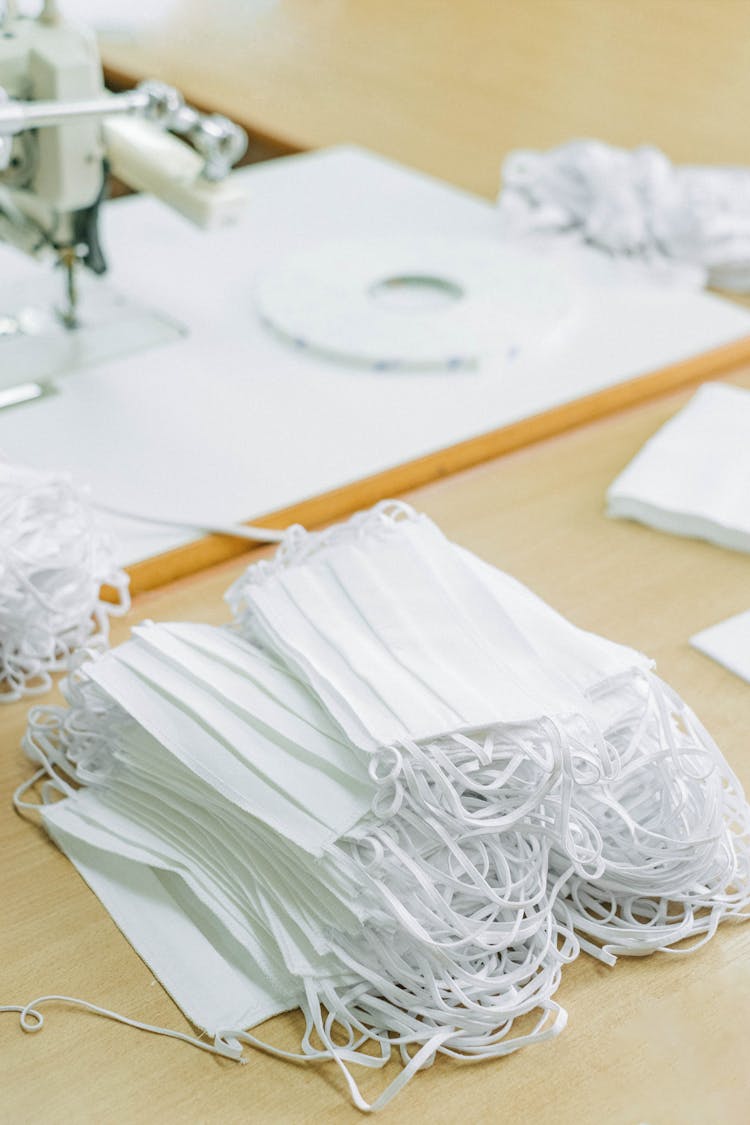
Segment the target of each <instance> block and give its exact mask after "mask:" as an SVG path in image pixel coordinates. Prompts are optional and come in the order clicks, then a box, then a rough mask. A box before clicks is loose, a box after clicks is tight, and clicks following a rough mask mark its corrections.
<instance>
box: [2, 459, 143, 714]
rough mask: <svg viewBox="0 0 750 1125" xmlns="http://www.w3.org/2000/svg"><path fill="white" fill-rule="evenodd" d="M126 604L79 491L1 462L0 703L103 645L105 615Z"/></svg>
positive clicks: (38, 687) (124, 585) (124, 580)
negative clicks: (104, 593)
mask: <svg viewBox="0 0 750 1125" xmlns="http://www.w3.org/2000/svg"><path fill="white" fill-rule="evenodd" d="M104 585H106V586H109V587H111V588H112V589H113V590H114V591H115V592H116V595H117V602H116V603H110V602H105V601H104V600H102V598H101V594H100V590H101V587H102V586H104ZM128 607H129V598H128V577H127V575H126V574H125V572H124V571H122V570H121V569H120V568H119V567H117V566H116V565H115V562H114V558H113V555H112V549H111V545H110V543H109V540H108V539H107V537H106V536H104V535H103V534H102V533H101V532H99V531H98V530H97V528H96V526H95V524H94V521H93V519H92V514H91V509H90V507H89V505H88V503H87V502H86V501H85V499H84V498H83V496H82V495H81V494H80V493H79V492H78V491H76V489H75V488H74V487H73V485H72V484H71V483H70V482H69V481H67V480H65V479H64V478H58V477H51V476H42V475H41V474H36V473H32V472H30V471H27V470H22V469H15V468H13V469H9V468H8V467H7V466H2V465H0V702H6V703H7V702H12V701H15V700H17V699H20V698H22V697H23V696H26V695H35V694H39V693H41V692H45V691H48V690H49V688H50V687H51V683H52V681H51V673H52V672H56V671H59V670H60V669H63V668H65V667H66V664H67V661H68V659H69V657H70V655H71V653H73V652H75V651H77V650H78V649H81V648H83V647H84V646H91V645H93V646H97V645H98V646H100V647H102V646H104V645H105V644H106V640H107V636H108V632H109V618H110V616H112V615H120V614H122V613H124V612H126V610H127V609H128Z"/></svg>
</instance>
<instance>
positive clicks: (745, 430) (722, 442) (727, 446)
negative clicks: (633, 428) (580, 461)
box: [607, 383, 750, 551]
mask: <svg viewBox="0 0 750 1125" xmlns="http://www.w3.org/2000/svg"><path fill="white" fill-rule="evenodd" d="M607 514H608V515H610V516H613V517H619V518H622V519H633V520H638V521H640V522H641V523H645V524H648V525H649V526H650V527H655V528H657V529H659V530H661V531H670V532H673V533H674V534H676V535H688V536H692V537H694V538H697V539H707V540H708V541H709V542H711V543H717V544H718V545H719V546H721V547H730V548H732V549H733V550H736V551H750V391H746V390H743V389H742V388H741V387H732V386H728V385H727V384H725V383H705V384H704V385H703V386H702V387H701V388H700V390H698V391H697V392H696V393H695V394H694V395H693V397H692V398H691V399H690V401H689V402H688V404H687V405H686V406H684V407H683V408H682V410H680V411H679V412H678V413H677V414H675V416H674V417H673V418H671V419H670V420H669V421H668V422H666V423H665V425H663V426H662V427H661V429H660V430H658V431H657V433H656V434H654V436H653V437H652V438H651V439H650V440H649V441H647V442H646V444H645V445H644V447H643V449H641V450H640V452H639V453H638V454H637V455H636V456H635V457H634V458H633V460H632V461H631V462H630V464H629V465H627V466H626V468H625V469H624V470H623V471H622V473H620V475H619V476H618V477H617V479H616V480H615V481H614V482H613V483H612V484H611V485H610V487H609V490H608V492H607Z"/></svg>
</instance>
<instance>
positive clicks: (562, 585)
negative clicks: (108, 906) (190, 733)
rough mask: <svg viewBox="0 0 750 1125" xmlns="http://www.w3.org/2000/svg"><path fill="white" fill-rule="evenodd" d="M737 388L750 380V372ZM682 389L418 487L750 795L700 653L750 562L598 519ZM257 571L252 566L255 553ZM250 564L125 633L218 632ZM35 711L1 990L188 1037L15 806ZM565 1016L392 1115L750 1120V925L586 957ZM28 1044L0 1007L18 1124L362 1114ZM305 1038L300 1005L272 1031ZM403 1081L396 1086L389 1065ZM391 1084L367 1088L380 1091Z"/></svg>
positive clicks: (514, 1120)
mask: <svg viewBox="0 0 750 1125" xmlns="http://www.w3.org/2000/svg"><path fill="white" fill-rule="evenodd" d="M735 381H737V382H739V383H741V384H743V385H745V386H750V369H746V370H745V372H744V373H742V374H741V375H740V376H738V377H735ZM685 397H686V396H685V395H684V393H683V394H680V395H678V396H672V397H670V398H667V399H660V400H658V401H655V402H652V403H649V404H646V405H641V406H638V407H635V408H633V409H630V410H627V411H624V412H622V413H620V414H618V415H617V416H614V417H610V418H607V419H603V420H601V421H598V422H595V423H592V424H590V425H588V426H587V427H585V428H582V429H579V430H577V431H575V432H572V433H569V434H565V435H562V436H559V437H556V438H553V439H550V440H548V441H546V442H544V443H542V444H540V445H537V446H535V447H533V448H528V449H524V450H521V451H519V452H516V453H513V454H511V455H509V456H507V457H505V458H503V459H501V460H498V461H495V462H492V463H489V464H487V465H484V466H481V467H479V468H474V469H472V470H470V471H468V472H466V473H464V474H460V475H457V476H454V477H451V478H450V479H448V480H444V481H441V482H439V483H435V484H432V485H430V486H429V487H426V488H423V489H422V490H420V491H418V492H415V493H414V494H413V495H412V497H411V499H412V500H413V502H414V503H415V504H416V505H417V506H418V507H419V508H422V509H423V510H425V511H427V512H428V513H429V514H430V515H431V516H433V517H434V518H435V519H436V520H437V521H438V522H439V523H440V525H441V526H442V527H443V528H444V529H445V530H446V531H447V532H448V533H449V534H450V535H451V536H452V537H453V538H455V539H457V540H458V541H460V542H461V543H464V544H465V545H467V546H469V547H470V548H472V549H473V550H475V551H477V552H478V553H479V554H481V555H483V556H484V557H485V558H487V559H490V560H491V561H492V562H494V563H496V564H498V565H499V566H501V567H503V568H505V569H507V570H509V571H511V572H512V573H514V574H516V575H517V576H518V577H519V578H521V579H522V580H524V581H525V582H527V583H528V584H529V585H530V586H532V587H533V588H534V589H535V590H536V591H537V592H538V593H539V594H541V595H542V596H543V597H544V598H546V599H547V600H548V601H550V602H551V603H552V604H553V605H554V606H556V607H557V608H558V609H560V610H561V611H562V612H563V613H565V614H567V615H568V616H570V617H571V618H572V619H573V620H574V621H575V622H576V623H578V624H579V625H582V626H584V627H587V628H590V629H594V630H597V631H600V632H602V633H605V634H607V635H608V636H610V637H612V638H613V639H616V640H619V641H623V642H625V643H629V644H631V645H635V646H637V647H639V648H641V649H643V650H645V651H647V652H649V653H650V654H652V655H653V656H655V657H656V658H657V660H658V666H659V670H660V672H661V674H662V675H663V676H664V677H665V678H666V679H667V680H669V681H670V682H671V683H672V684H673V685H674V686H675V687H676V688H677V690H678V691H680V692H681V693H682V694H683V695H684V696H685V697H686V699H687V700H688V701H689V702H690V703H691V704H692V705H693V707H694V708H695V709H696V710H697V712H698V714H699V715H700V716H701V718H702V719H703V720H704V722H705V723H706V724H707V726H708V727H709V729H710V730H711V731H712V732H713V733H714V735H715V737H716V738H717V740H718V742H719V744H720V745H721V747H722V749H723V750H724V752H725V754H726V756H727V757H728V759H729V760H730V762H731V763H732V765H733V766H734V768H735V770H736V771H737V773H738V774H739V776H740V778H741V779H742V780H743V782H744V784H745V786H746V788H748V789H750V746H749V745H748V738H747V732H748V729H750V687H748V685H747V684H745V683H743V682H742V681H740V680H739V679H737V678H735V677H733V676H732V675H730V674H729V673H728V672H726V671H724V670H723V669H722V668H720V667H719V666H718V665H716V664H714V663H712V662H711V661H710V660H708V659H707V658H706V657H703V656H701V655H700V654H698V653H696V652H694V651H693V650H691V649H690V648H688V645H687V639H688V637H689V636H690V635H691V634H692V633H694V632H695V631H696V630H698V629H700V628H702V627H704V626H707V625H709V624H712V623H714V622H717V621H719V620H721V619H723V618H725V617H727V616H729V615H730V614H733V613H736V612H738V611H740V610H743V609H747V608H748V604H749V602H750V559H748V557H747V556H744V555H741V554H737V553H733V552H730V551H724V550H720V549H719V548H716V547H712V546H709V545H707V544H702V543H698V542H694V541H689V540H682V539H679V538H676V537H670V536H667V535H661V534H659V533H657V532H653V531H650V530H648V529H645V528H642V527H639V526H637V525H634V524H630V523H625V522H614V521H609V520H607V519H606V518H605V517H604V514H603V499H604V492H605V488H606V486H607V485H608V484H609V482H610V481H611V480H612V479H613V478H614V476H615V474H616V473H617V472H618V471H619V470H620V469H621V468H622V467H623V466H624V465H625V464H626V463H627V462H628V460H629V459H630V458H631V457H632V456H633V454H634V453H635V452H636V450H637V449H638V448H639V447H640V446H641V444H642V443H643V441H644V440H645V439H646V438H647V437H648V436H649V435H650V434H651V433H653V432H654V431H655V430H656V428H657V427H658V426H659V425H660V424H661V423H662V422H663V421H664V420H665V419H666V418H667V417H668V416H669V415H671V414H672V413H673V412H674V410H675V409H676V408H677V407H678V406H679V405H680V404H681V403H682V402H683V401H684V399H685ZM245 561H247V560H245ZM240 566H241V564H240V563H238V562H233V563H231V564H225V565H224V566H222V567H220V568H216V569H214V570H210V571H206V572H204V573H203V574H201V575H198V576H195V577H193V578H191V579H188V580H184V581H182V582H180V583H178V584H175V585H173V586H171V587H167V588H165V589H163V590H162V591H160V592H158V593H152V594H147V595H143V596H141V597H140V598H139V599H138V600H137V602H136V605H135V606H134V609H133V612H132V613H131V615H130V617H129V619H128V620H127V621H125V622H123V623H118V624H117V626H116V628H115V630H114V634H115V636H114V639H115V640H120V639H122V638H123V637H124V636H125V635H126V632H127V628H128V626H129V625H130V624H131V623H133V622H135V621H137V620H139V619H140V618H142V617H144V616H148V617H153V618H155V619H175V618H176V619H193V620H204V621H211V622H219V621H221V620H224V619H225V617H226V611H225V608H224V606H223V604H222V602H221V594H222V592H223V590H224V589H225V588H226V586H227V585H228V584H229V582H230V580H231V579H232V578H233V577H234V576H235V575H236V574H237V573H238V571H239V569H240ZM26 710H27V708H26V706H25V705H21V704H15V705H13V706H9V707H5V708H2V709H0V810H1V811H0V847H1V851H0V854H2V863H1V864H0V893H1V894H2V902H3V905H4V910H3V917H2V926H1V927H0V1002H3V1003H7V1002H15V1003H18V1002H28V1001H29V1000H31V999H32V998H33V997H35V996H38V995H40V994H42V993H48V992H58V993H64V994H68V995H73V996H81V997H85V998H89V999H91V1000H92V1001H95V1002H97V1003H100V1004H103V1005H104V1006H107V1007H110V1008H113V1009H115V1010H117V1011H121V1012H124V1013H127V1014H130V1015H132V1016H134V1017H136V1018H139V1019H144V1020H146V1021H150V1022H153V1023H158V1024H166V1025H168V1026H172V1027H177V1028H186V1023H185V1021H184V1019H183V1018H182V1016H181V1014H180V1013H179V1011H178V1010H177V1009H176V1008H175V1006H174V1004H173V1003H172V1002H171V1000H169V998H168V997H167V995H166V994H165V993H164V992H163V991H162V989H161V987H160V986H159V985H158V984H156V983H155V982H154V981H153V979H152V976H151V974H150V972H149V971H148V969H147V968H146V967H145V965H144V964H143V963H142V962H141V961H140V960H139V958H138V957H137V956H136V954H135V953H134V952H133V951H132V950H131V948H130V947H129V946H128V944H127V943H126V941H125V940H124V938H123V937H122V936H121V935H120V934H119V932H118V931H117V929H116V928H115V926H114V924H113V923H112V922H111V921H110V919H109V917H108V916H107V915H106V914H105V912H104V910H103V909H102V908H101V906H100V905H99V904H98V902H97V900H96V899H95V898H94V896H93V895H92V894H91V893H90V892H89V891H88V889H87V888H86V887H85V886H84V884H83V883H82V881H81V880H80V878H79V877H78V875H77V874H76V873H75V871H74V870H73V869H72V867H71V866H70V865H69V864H68V862H67V860H66V859H65V858H64V857H63V856H62V855H61V854H59V853H58V852H57V851H56V849H55V848H54V847H53V845H52V844H51V843H50V842H49V841H48V840H47V838H46V837H45V836H44V834H43V832H42V831H41V830H40V829H38V828H37V827H36V826H35V825H33V824H30V823H27V822H26V821H24V820H22V819H21V818H19V817H17V816H16V815H14V813H13V812H12V811H11V809H10V798H11V793H12V791H13V789H14V787H15V786H16V785H17V784H18V783H19V782H20V781H21V780H22V779H23V778H25V777H26V776H28V774H29V765H28V763H27V762H25V761H24V759H23V758H22V756H21V754H20V751H19V750H18V742H19V739H20V736H21V732H22V730H23V726H24V716H25V713H26ZM558 996H559V999H560V1000H561V1001H562V1003H563V1004H564V1005H565V1007H566V1008H567V1009H568V1011H569V1017H570V1018H569V1025H568V1028H567V1030H566V1031H565V1032H564V1034H563V1035H562V1036H561V1037H560V1038H559V1039H557V1040H555V1041H554V1042H552V1043H550V1044H544V1045H542V1046H538V1047H534V1048H530V1049H527V1050H525V1051H521V1052H519V1053H518V1054H517V1055H513V1056H511V1057H510V1058H508V1059H505V1060H499V1061H497V1062H491V1063H486V1064H480V1065H476V1066H474V1067H466V1066H461V1065H459V1064H456V1063H453V1062H452V1061H450V1060H447V1059H439V1060H438V1062H437V1063H436V1065H435V1066H434V1067H433V1068H432V1069H431V1070H430V1071H428V1072H426V1073H425V1074H422V1075H418V1076H417V1077H416V1079H415V1080H414V1081H413V1082H412V1083H411V1084H410V1085H409V1086H408V1087H407V1089H406V1090H405V1091H404V1093H403V1094H402V1095H400V1097H399V1098H398V1099H397V1100H396V1102H395V1103H393V1105H392V1107H389V1108H388V1109H387V1110H386V1111H384V1113H383V1116H382V1119H383V1120H384V1121H386V1122H394V1123H395V1122H402V1121H403V1122H407V1121H408V1122H416V1121H419V1122H421V1121H425V1122H433V1123H435V1125H443V1123H444V1125H453V1123H455V1122H459V1121H461V1122H472V1123H473V1122H482V1123H484V1122H487V1123H494V1122H500V1121H502V1122H503V1125H602V1123H603V1122H606V1123H607V1125H637V1123H638V1122H649V1123H650V1125H691V1123H694V1125H706V1123H707V1122H722V1125H745V1123H746V1122H747V1121H748V1119H750V1069H749V1068H748V1066H747V1043H746V1038H747V1036H746V1032H747V1021H748V1014H749V1013H750V926H748V927H741V926H734V927H733V926H727V927H724V928H722V929H721V930H720V932H719V934H718V936H717V937H716V938H715V939H714V940H713V941H712V942H711V943H710V944H709V946H708V947H706V948H704V949H703V950H701V951H700V952H698V953H696V954H694V955H692V956H690V957H688V958H684V959H683V958H680V957H670V956H666V955H656V956H653V957H651V958H646V959H635V960H632V961H628V960H627V959H623V960H621V961H620V962H619V963H618V964H617V966H616V967H615V968H614V969H608V968H606V967H604V966H602V965H600V964H598V963H596V962H594V961H592V960H590V959H589V958H587V957H585V956H582V957H580V958H579V960H578V961H577V962H576V963H575V964H574V965H572V966H570V967H569V968H568V969H567V970H566V971H565V973H564V975H563V983H562V986H561V988H560V991H559V994H558ZM46 1018H47V1026H46V1027H45V1029H44V1030H43V1031H42V1032H41V1034H39V1035H37V1036H35V1037H29V1036H25V1035H24V1034H23V1033H22V1032H21V1031H20V1030H19V1028H18V1025H17V1021H16V1018H15V1017H14V1016H11V1015H3V1016H0V1060H1V1061H0V1072H1V1073H2V1078H0V1090H1V1091H2V1102H1V1103H0V1105H1V1108H0V1119H2V1120H4V1121H12V1122H19V1121H40V1122H41V1121H50V1122H56V1123H57V1122H67V1121H75V1122H81V1121H86V1122H88V1121H96V1122H123V1123H125V1122H127V1123H128V1125H130V1123H132V1122H151V1121H155V1120H158V1121H160V1122H172V1121H179V1120H181V1121H185V1120H187V1121H191V1122H192V1121H200V1122H203V1121H206V1122H208V1121H211V1122H213V1121H216V1122H219V1121H220V1122H222V1123H226V1125H231V1123H233V1122H240V1121H242V1122H245V1121H251V1122H262V1123H265V1122H268V1123H273V1125H278V1123H285V1122H289V1123H294V1125H301V1123H305V1122H310V1123H312V1122H315V1123H319V1122H323V1121H325V1122H326V1123H335V1122H354V1121H357V1120H359V1119H360V1118H359V1116H358V1114H357V1113H356V1111H355V1110H353V1109H351V1107H350V1106H348V1104H346V1101H345V1096H344V1092H343V1088H342V1082H341V1080H340V1078H339V1076H338V1073H337V1072H334V1070H333V1069H332V1068H331V1067H317V1068H310V1069H304V1068H302V1067H299V1066H294V1065H291V1064H284V1063H282V1062H279V1061H277V1060H274V1059H271V1058H269V1057H266V1056H263V1055H260V1054H257V1053H252V1052H251V1053H250V1056H249V1063H248V1065H247V1066H245V1067H240V1066H237V1065H235V1064H233V1063H231V1062H227V1061H224V1060H217V1059H215V1058H212V1057H209V1056H207V1055H203V1054H201V1053H199V1052H196V1051H194V1050H193V1049H191V1048H189V1047H186V1046H184V1045H182V1044H180V1043H176V1042H173V1041H168V1040H164V1039H158V1038H155V1037H152V1036H148V1035H145V1034H143V1033H140V1032H136V1031H132V1030H130V1029H128V1028H123V1027H120V1026H116V1025H114V1024H112V1023H109V1022H107V1021H105V1020H101V1019H97V1018H96V1017H94V1016H91V1015H88V1014H86V1013H82V1012H79V1011H74V1010H71V1009H65V1008H57V1009H54V1008H52V1007H50V1008H49V1009H48V1010H47V1013H46ZM262 1031H263V1033H264V1034H266V1035H267V1036H268V1037H269V1038H272V1039H273V1040H274V1041H275V1042H278V1043H281V1044H284V1045H286V1046H288V1047H291V1046H292V1045H293V1044H294V1042H295V1036H297V1037H298V1035H299V1031H300V1020H299V1019H298V1018H297V1017H296V1016H294V1015H287V1016H282V1017H278V1018H277V1019H275V1020H273V1021H270V1022H269V1024H268V1025H267V1026H266V1027H265V1028H263V1029H262ZM393 1073H395V1066H394V1069H393V1071H392V1072H389V1074H387V1075H386V1076H385V1077H392V1076H393ZM383 1081H384V1076H383V1075H380V1076H370V1077H366V1078H365V1079H364V1080H363V1087H364V1090H365V1093H366V1095H369V1096H371V1097H372V1096H374V1095H375V1093H376V1092H377V1090H378V1089H380V1088H381V1084H382V1083H383Z"/></svg>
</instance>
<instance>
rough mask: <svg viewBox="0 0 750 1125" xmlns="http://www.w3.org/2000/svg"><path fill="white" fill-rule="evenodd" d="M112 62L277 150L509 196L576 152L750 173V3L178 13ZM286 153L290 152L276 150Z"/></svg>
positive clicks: (212, 6)
mask: <svg viewBox="0 0 750 1125" xmlns="http://www.w3.org/2000/svg"><path fill="white" fill-rule="evenodd" d="M167 8H168V11H167V15H166V16H165V18H164V19H163V21H162V22H161V23H156V24H153V25H151V26H149V27H147V28H146V29H145V30H143V32H142V33H141V34H139V35H138V36H136V38H135V40H134V41H133V42H119V43H109V44H105V45H104V50H103V54H104V61H105V63H106V64H107V66H108V68H109V71H110V74H111V75H112V76H113V77H115V78H117V79H119V80H120V81H124V82H132V81H133V80H135V79H139V78H144V77H159V78H163V79H165V80H167V81H169V82H171V83H173V84H175V85H177V86H179V87H180V88H181V89H182V90H183V91H184V92H185V93H186V94H187V95H188V96H189V97H190V98H192V99H193V100H194V101H197V102H199V103H201V104H204V105H205V104H210V105H212V106H214V107H216V108H218V109H220V110H221V111H223V112H225V113H228V114H230V115H231V116H234V117H236V118H238V119H239V120H241V121H242V122H243V123H245V124H246V125H247V126H248V127H249V128H250V129H251V130H252V131H254V132H256V133H258V134H260V135H262V137H263V143H264V144H265V145H266V146H268V144H269V141H271V142H274V143H275V144H277V145H279V144H281V145H282V146H283V145H286V146H287V147H290V146H291V147H292V148H317V147H319V146H321V145H328V144H336V143H339V142H342V141H345V142H351V141H356V142H358V143H360V144H363V145H366V146H367V147H369V148H372V149H374V150H375V151H376V152H380V153H384V154H385V155H388V156H392V157H395V158H396V159H398V160H400V161H402V162H403V163H405V164H409V165H412V166H413V167H415V168H420V169H423V170H424V171H426V172H430V173H432V174H433V175H437V176H440V177H441V178H442V179H445V180H448V181H450V182H452V183H455V184H460V185H461V186H463V187H466V188H469V189H471V190H472V191H476V192H478V193H480V194H481V195H485V196H493V195H494V194H495V193H496V192H497V189H498V183H499V167H500V161H501V158H502V157H503V155H504V154H505V153H507V152H508V151H509V150H510V149H513V148H548V147H550V146H551V145H555V144H560V143H562V142H564V141H567V140H570V139H572V138H574V137H599V138H601V139H603V140H606V141H609V142H611V143H614V144H619V145H624V146H626V147H633V146H635V145H639V144H643V143H646V142H649V143H652V144H656V145H659V146H660V147H662V148H664V149H665V150H666V152H667V153H668V154H669V156H670V157H671V158H672V159H674V160H677V161H680V162H688V163H733V162H734V163H743V164H746V163H748V155H749V150H748V138H747V130H746V129H745V128H744V127H743V111H742V107H743V106H746V105H748V104H749V103H750V65H748V64H749V63H750V3H749V2H748V0H460V2H459V0H314V2H313V0H242V2H240V3H238V2H237V0H175V2H174V3H173V4H171V5H168V6H167ZM271 148H273V144H272V145H271Z"/></svg>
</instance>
